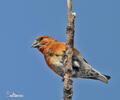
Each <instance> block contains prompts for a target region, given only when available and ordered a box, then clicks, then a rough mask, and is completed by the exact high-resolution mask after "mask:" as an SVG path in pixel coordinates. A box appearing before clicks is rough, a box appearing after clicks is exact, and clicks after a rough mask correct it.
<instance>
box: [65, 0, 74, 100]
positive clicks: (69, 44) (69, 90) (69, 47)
mask: <svg viewBox="0 0 120 100" xmlns="http://www.w3.org/2000/svg"><path fill="white" fill-rule="evenodd" d="M67 7H68V24H67V41H66V52H65V55H66V56H65V60H64V100H72V95H73V87H72V55H73V46H74V45H73V44H74V18H75V16H76V14H75V13H72V5H71V0H67Z"/></svg>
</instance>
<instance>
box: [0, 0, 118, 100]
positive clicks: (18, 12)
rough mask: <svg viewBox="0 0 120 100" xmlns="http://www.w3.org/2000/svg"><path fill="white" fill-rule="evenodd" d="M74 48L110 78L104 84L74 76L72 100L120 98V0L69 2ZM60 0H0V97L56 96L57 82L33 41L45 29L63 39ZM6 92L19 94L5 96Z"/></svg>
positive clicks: (59, 84) (63, 0)
mask: <svg viewBox="0 0 120 100" xmlns="http://www.w3.org/2000/svg"><path fill="white" fill-rule="evenodd" d="M72 1H73V2H72V3H73V11H75V12H76V13H77V16H76V19H75V48H77V49H78V50H79V51H80V52H81V53H82V55H83V56H84V58H85V59H86V60H87V61H88V62H89V63H90V64H91V65H92V66H93V67H94V68H95V69H97V70H99V71H100V72H102V73H105V74H108V75H110V76H111V77H112V79H111V80H110V81H109V84H107V85H106V84H104V83H102V82H100V81H94V80H85V79H74V83H73V86H74V96H73V100H88V99H89V100H114V99H117V100H119V99H120V96H119V93H120V86H119V85H120V80H119V77H120V73H119V70H120V63H119V62H120V61H119V56H120V53H119V51H120V44H119V43H120V6H119V4H120V1H119V0H72ZM66 24H67V7H66V0H1V1H0V99H1V100H9V99H13V100H16V99H19V100H41V99H43V100H48V99H50V100H60V99H62V96H63V93H62V91H63V82H62V81H61V78H60V77H59V76H57V75H56V74H55V73H54V72H53V71H51V70H50V69H49V68H48V67H47V65H46V63H45V61H44V58H43V55H42V54H41V53H39V52H38V51H37V50H36V49H32V48H30V46H31V44H32V42H33V40H34V39H35V38H36V37H37V36H39V35H41V33H45V34H47V35H50V36H52V37H55V38H56V39H58V40H59V41H65V40H66ZM9 92H16V93H20V94H23V95H24V97H23V98H8V97H7V95H8V94H9Z"/></svg>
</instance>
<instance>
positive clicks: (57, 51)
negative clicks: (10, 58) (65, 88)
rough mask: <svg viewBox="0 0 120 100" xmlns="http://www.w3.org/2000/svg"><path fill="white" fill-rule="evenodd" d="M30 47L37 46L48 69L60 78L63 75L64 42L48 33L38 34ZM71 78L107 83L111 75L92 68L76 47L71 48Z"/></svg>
mask: <svg viewBox="0 0 120 100" xmlns="http://www.w3.org/2000/svg"><path fill="white" fill-rule="evenodd" d="M32 47H33V48H37V49H38V51H40V52H41V53H42V54H43V55H44V58H45V61H46V63H47V65H48V67H49V68H50V69H52V70H53V71H54V72H55V73H56V74H58V75H59V76H61V77H62V78H63V77H64V59H65V48H66V44H65V43H64V42H58V41H57V40H56V39H55V38H53V37H51V36H48V35H40V36H38V37H37V38H36V39H35V40H34V42H33V44H32ZM72 78H84V79H94V80H100V81H102V82H104V83H106V84H107V83H108V80H109V79H110V78H111V77H110V76H108V75H105V74H102V73H101V72H99V71H97V70H96V69H94V68H93V67H92V66H91V65H90V64H88V62H87V61H86V60H85V59H84V58H83V56H82V55H81V53H80V52H79V51H78V50H77V49H75V48H73V55H72Z"/></svg>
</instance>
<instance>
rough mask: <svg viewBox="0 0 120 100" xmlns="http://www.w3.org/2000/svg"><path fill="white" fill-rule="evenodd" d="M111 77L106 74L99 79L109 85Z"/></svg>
mask: <svg viewBox="0 0 120 100" xmlns="http://www.w3.org/2000/svg"><path fill="white" fill-rule="evenodd" d="M110 78H111V77H110V76H108V75H104V74H101V75H99V76H98V77H97V79H98V80H100V81H102V82H104V83H106V84H107V83H108V80H109V79H110Z"/></svg>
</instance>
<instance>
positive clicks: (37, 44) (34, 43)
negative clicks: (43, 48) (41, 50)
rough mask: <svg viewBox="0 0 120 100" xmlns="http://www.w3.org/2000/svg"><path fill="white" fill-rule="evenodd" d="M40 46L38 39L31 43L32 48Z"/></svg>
mask: <svg viewBox="0 0 120 100" xmlns="http://www.w3.org/2000/svg"><path fill="white" fill-rule="evenodd" d="M39 46H40V43H39V42H38V41H36V40H35V41H34V42H33V44H32V46H31V47H32V48H38V47H39Z"/></svg>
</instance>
